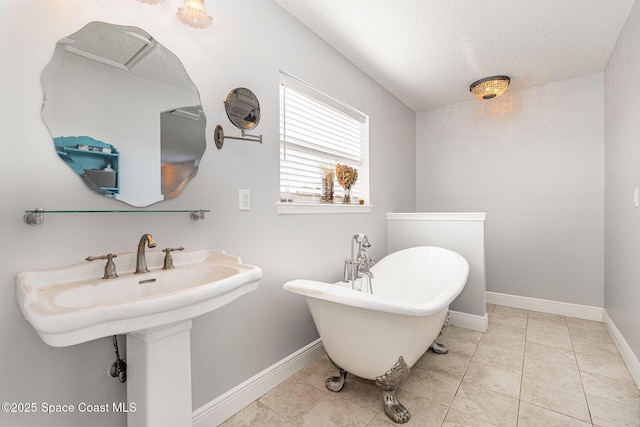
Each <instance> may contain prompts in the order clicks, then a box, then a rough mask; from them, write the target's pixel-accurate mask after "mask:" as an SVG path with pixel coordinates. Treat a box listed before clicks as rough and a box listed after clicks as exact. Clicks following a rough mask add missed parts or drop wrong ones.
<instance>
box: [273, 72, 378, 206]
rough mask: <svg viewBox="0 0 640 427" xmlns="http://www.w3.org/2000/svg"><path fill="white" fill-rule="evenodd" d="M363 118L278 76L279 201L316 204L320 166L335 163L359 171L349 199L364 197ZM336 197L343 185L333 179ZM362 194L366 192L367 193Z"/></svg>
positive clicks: (349, 108) (365, 177) (314, 92)
mask: <svg viewBox="0 0 640 427" xmlns="http://www.w3.org/2000/svg"><path fill="white" fill-rule="evenodd" d="M367 124H368V120H367V117H366V116H365V115H363V114H361V113H360V112H358V111H356V110H353V109H352V108H351V107H348V106H346V105H344V104H342V103H340V102H339V101H336V100H334V99H332V98H330V97H328V96H326V95H324V94H322V93H320V92H318V91H316V90H315V89H313V88H311V87H309V86H307V85H305V84H304V83H301V82H299V81H297V80H294V79H292V78H290V77H288V76H282V79H281V85H280V198H281V201H293V202H304V201H308V202H319V201H320V193H321V179H322V178H321V169H320V167H321V166H333V167H334V168H335V165H336V164H337V163H341V164H344V165H348V166H352V167H355V168H356V169H358V176H359V178H358V181H357V182H356V184H355V185H354V186H353V187H352V197H353V198H355V199H357V198H359V197H362V196H363V188H364V187H366V186H363V185H362V183H363V182H366V181H367V180H368V170H366V169H367V165H368V161H366V160H367V159H365V158H364V157H366V153H367V150H363V146H364V145H366V144H364V143H365V142H366V141H365V140H366V137H367V134H368V132H367ZM334 195H335V196H336V197H337V198H341V197H342V196H343V188H342V187H341V186H340V185H339V184H338V182H337V181H334ZM365 197H366V196H365Z"/></svg>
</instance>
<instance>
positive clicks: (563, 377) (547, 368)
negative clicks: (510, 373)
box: [522, 358, 582, 391]
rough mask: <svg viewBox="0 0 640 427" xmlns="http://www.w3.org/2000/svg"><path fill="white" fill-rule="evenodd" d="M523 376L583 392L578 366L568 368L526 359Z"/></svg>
mask: <svg viewBox="0 0 640 427" xmlns="http://www.w3.org/2000/svg"><path fill="white" fill-rule="evenodd" d="M522 375H524V376H528V377H531V378H535V379H537V380H538V381H542V382H544V383H547V384H555V385H558V386H566V387H571V389H574V390H579V391H581V388H582V378H581V377H580V371H579V370H578V368H577V367H576V366H574V367H567V366H563V365H558V364H555V363H550V362H546V361H543V360H538V359H532V358H525V360H524V369H523V371H522Z"/></svg>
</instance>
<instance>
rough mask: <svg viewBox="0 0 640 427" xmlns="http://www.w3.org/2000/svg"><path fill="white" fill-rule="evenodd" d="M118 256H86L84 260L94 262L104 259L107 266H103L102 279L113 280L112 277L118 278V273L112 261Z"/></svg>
mask: <svg viewBox="0 0 640 427" xmlns="http://www.w3.org/2000/svg"><path fill="white" fill-rule="evenodd" d="M117 256H118V255H116V254H106V255H100V256H88V257H86V258H85V260H87V261H95V260H97V259H106V260H107V264H106V265H105V266H104V276H102V278H103V279H113V278H114V277H118V273H117V272H116V264H115V263H114V262H113V259H114V258H116V257H117Z"/></svg>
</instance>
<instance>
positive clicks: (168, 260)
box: [162, 246, 184, 270]
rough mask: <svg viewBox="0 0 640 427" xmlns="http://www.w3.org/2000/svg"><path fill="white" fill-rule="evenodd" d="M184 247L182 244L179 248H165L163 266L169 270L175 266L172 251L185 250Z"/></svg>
mask: <svg viewBox="0 0 640 427" xmlns="http://www.w3.org/2000/svg"><path fill="white" fill-rule="evenodd" d="M183 250H184V248H183V247H182V246H180V247H179V248H164V249H163V250H162V252H164V253H165V256H164V265H163V266H162V269H163V270H169V269H171V268H175V266H174V265H173V257H172V256H171V252H173V251H183Z"/></svg>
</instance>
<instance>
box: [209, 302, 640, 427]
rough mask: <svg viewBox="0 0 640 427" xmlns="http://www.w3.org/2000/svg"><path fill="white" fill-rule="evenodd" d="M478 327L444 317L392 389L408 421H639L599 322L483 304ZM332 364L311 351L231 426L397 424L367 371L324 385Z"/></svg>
mask: <svg viewBox="0 0 640 427" xmlns="http://www.w3.org/2000/svg"><path fill="white" fill-rule="evenodd" d="M487 312H488V313H489V329H488V330H487V332H485V333H481V332H476V331H472V330H468V329H464V328H460V327H455V326H449V327H448V328H447V330H446V331H445V333H444V334H443V335H442V336H441V337H440V338H439V339H438V341H439V342H442V343H443V344H445V345H447V347H448V348H449V354H446V355H438V354H435V353H433V352H431V351H428V352H427V353H425V355H424V356H423V357H422V358H421V359H420V360H419V361H418V362H417V363H416V364H415V366H414V367H413V368H412V369H411V375H410V376H409V378H408V379H407V380H406V381H405V382H404V383H403V384H402V385H401V387H400V389H399V390H398V392H397V395H398V399H399V400H400V402H402V403H403V404H404V405H405V406H406V407H407V408H408V409H409V411H410V412H411V419H410V420H409V423H408V424H406V425H408V426H412V425H413V426H420V427H425V426H464V427H470V426H487V427H490V426H505V427H509V426H517V427H529V426H534V427H541V426H544V427H549V426H563V427H564V426H601V427H605V426H614V427H621V426H630V427H640V391H639V390H638V387H637V386H636V384H635V383H634V382H633V380H632V378H631V376H630V374H629V372H628V370H627V368H626V366H625V365H624V362H623V361H622V359H621V358H620V356H619V354H618V352H617V350H616V347H615V346H614V344H613V342H612V341H611V338H610V337H609V334H608V333H607V331H606V329H605V328H604V325H603V324H602V323H598V322H591V321H587V320H580V319H574V318H569V317H564V316H558V315H552V314H545V313H539V312H534V311H527V310H519V309H514V308H509V307H502V306H491V305H489V306H487ZM335 374H336V370H335V368H334V367H333V366H332V365H331V363H330V362H329V361H328V359H327V356H326V355H325V356H323V357H322V358H320V359H318V360H316V361H315V362H313V363H311V364H310V365H308V366H307V367H306V368H304V369H302V370H301V371H299V372H298V373H297V374H295V375H293V376H292V377H291V378H289V379H288V380H287V381H285V382H283V383H282V384H280V385H279V386H277V387H276V388H274V389H273V390H271V391H270V392H268V393H267V394H265V395H264V396H262V397H261V398H260V399H258V400H257V401H255V402H253V403H252V404H251V405H249V406H248V407H246V408H245V409H243V410H242V411H241V412H239V413H238V414H236V415H234V416H233V417H231V418H229V419H228V420H227V421H225V422H224V423H223V424H222V426H223V427H234V426H243V427H244V426H268V427H276V426H290V427H292V426H314V427H329V426H341V427H342V426H368V427H382V426H386V427H389V426H392V425H396V424H394V423H392V422H391V421H390V420H389V419H388V418H387V417H386V415H385V414H384V410H383V409H382V403H381V397H380V391H379V390H378V388H377V387H376V386H375V384H374V382H373V381H367V380H363V379H360V378H356V377H353V376H350V377H348V378H347V383H346V385H345V387H344V389H343V390H342V391H341V392H339V393H332V392H329V391H328V390H327V389H325V387H324V381H325V379H326V378H327V377H329V376H332V375H335Z"/></svg>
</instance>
